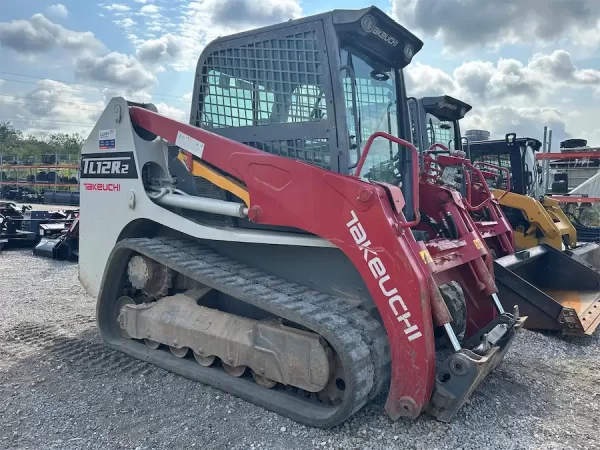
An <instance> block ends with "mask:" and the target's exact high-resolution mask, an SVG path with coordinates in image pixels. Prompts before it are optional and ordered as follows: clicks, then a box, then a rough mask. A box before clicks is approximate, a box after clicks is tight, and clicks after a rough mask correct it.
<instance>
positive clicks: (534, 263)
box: [494, 244, 600, 335]
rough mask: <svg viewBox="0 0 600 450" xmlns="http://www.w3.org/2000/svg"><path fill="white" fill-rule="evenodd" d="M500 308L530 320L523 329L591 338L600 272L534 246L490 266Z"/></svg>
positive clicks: (599, 302) (598, 314) (599, 306)
mask: <svg viewBox="0 0 600 450" xmlns="http://www.w3.org/2000/svg"><path fill="white" fill-rule="evenodd" d="M494 273H495V276H496V284H497V286H498V289H499V297H500V301H501V302H502V305H503V306H504V308H505V309H507V310H512V308H513V307H514V305H517V306H518V307H519V312H520V313H521V314H522V315H524V316H529V318H528V319H527V322H526V324H525V327H526V328H530V329H541V330H559V331H562V332H563V333H564V334H574V335H590V334H592V333H593V332H594V330H595V329H596V328H597V327H598V326H599V325H600V272H599V271H597V270H595V269H594V268H593V267H591V266H590V265H588V264H583V263H581V262H579V261H577V260H576V259H575V258H572V257H570V256H569V255H567V254H565V253H563V252H561V251H559V250H556V249H555V248H553V247H551V246H550V245H547V244H544V245H538V246H536V247H532V248H530V249H527V250H523V251H520V252H517V253H515V254H514V255H508V256H504V257H502V258H499V259H497V260H496V261H494Z"/></svg>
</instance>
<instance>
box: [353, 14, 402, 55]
mask: <svg viewBox="0 0 600 450" xmlns="http://www.w3.org/2000/svg"><path fill="white" fill-rule="evenodd" d="M360 25H361V27H362V29H363V30H364V31H365V32H366V33H372V34H374V35H375V36H377V37H378V38H379V39H381V40H383V41H385V42H387V43H388V44H390V45H391V46H392V47H397V46H398V43H399V41H398V39H396V38H395V37H393V36H390V35H389V34H387V33H386V32H385V31H383V30H382V29H381V28H379V27H378V26H377V23H376V22H375V18H374V17H373V16H371V15H370V14H367V15H366V16H364V17H363V18H362V20H361V22H360Z"/></svg>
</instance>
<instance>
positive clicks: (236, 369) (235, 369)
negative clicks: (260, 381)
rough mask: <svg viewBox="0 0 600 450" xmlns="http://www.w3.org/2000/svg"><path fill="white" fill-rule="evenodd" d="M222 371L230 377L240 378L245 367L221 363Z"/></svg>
mask: <svg viewBox="0 0 600 450" xmlns="http://www.w3.org/2000/svg"><path fill="white" fill-rule="evenodd" d="M223 369H225V372H227V373H228V374H229V375H231V376H232V377H241V376H242V375H244V372H245V371H246V366H230V365H229V364H225V363H223Z"/></svg>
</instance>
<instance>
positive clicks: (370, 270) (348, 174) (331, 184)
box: [80, 7, 525, 427]
mask: <svg viewBox="0 0 600 450" xmlns="http://www.w3.org/2000/svg"><path fill="white" fill-rule="evenodd" d="M422 45H423V44H422V42H421V41H420V40H419V39H418V38H416V37H415V36H414V35H412V34H411V33H409V32H408V31H407V30H406V29H404V28H403V27H402V26H400V25H398V24H397V23H395V22H394V21H393V20H392V19H390V18H389V17H388V16H386V15H385V14H384V13H383V12H381V11H380V10H379V9H377V8H375V7H371V8H366V9H363V10H355V11H347V10H337V11H333V12H328V13H324V14H320V15H317V16H313V17H308V18H303V19H299V20H294V21H290V22H286V23H283V24H279V25H274V26H270V27H267V28H262V29H258V30H254V31H250V32H246V33H242V34H237V35H234V36H229V37H224V38H219V39H217V40H216V41H214V42H212V43H211V44H209V45H208V46H207V47H206V49H205V50H204V52H203V53H202V55H201V56H200V60H199V62H198V69H197V74H196V80H195V85H194V95H193V104H192V111H191V125H188V124H183V123H180V122H177V121H174V120H171V119H169V118H166V117H164V116H161V115H160V114H158V113H157V111H156V108H155V107H154V106H153V105H141V104H135V103H129V102H127V101H125V100H124V99H122V98H114V99H112V100H111V102H110V103H109V105H108V106H107V108H106V110H105V111H104V113H103V114H102V116H101V117H100V119H99V121H98V123H97V125H96V127H95V128H94V130H93V132H92V134H91V136H90V137H89V139H88V140H87V142H86V143H85V145H84V147H83V151H82V164H81V167H82V169H81V182H82V188H83V189H82V195H81V223H80V227H81V228H80V279H81V282H82V284H83V285H84V286H85V287H86V289H87V290H88V291H89V292H90V293H92V294H93V295H96V296H97V297H98V303H97V321H98V327H99V330H100V333H101V335H102V337H103V339H104V340H105V341H106V343H107V345H109V346H110V347H112V348H114V349H117V350H120V351H122V352H125V353H127V354H129V355H131V356H133V357H135V358H140V359H143V360H145V361H149V362H151V363H153V364H156V365H157V366H160V367H162V368H164V369H167V370H170V371H173V372H175V373H177V374H180V375H183V376H186V377H189V378H191V379H195V380H198V381H200V382H203V383H205V384H208V385H211V386H214V387H216V388H219V389H221V390H223V391H226V392H230V393H232V394H234V395H237V396H239V397H241V398H243V399H245V400H247V401H249V402H252V403H255V404H257V405H260V406H263V407H265V408H268V409H270V410H272V411H275V412H278V413H280V414H282V415H285V416H287V417H290V418H292V419H294V420H296V421H299V422H302V423H305V424H308V425H311V426H318V427H330V426H333V425H336V424H339V423H341V422H342V421H344V420H345V419H347V418H348V417H350V416H351V415H352V414H354V413H355V412H356V411H358V410H359V409H360V408H361V407H362V406H364V405H365V404H366V403H367V402H369V401H370V400H371V399H373V398H374V397H375V396H377V395H378V394H379V393H381V392H384V391H388V397H387V401H386V405H385V410H386V412H387V413H388V415H389V416H390V417H391V418H392V419H394V420H396V419H398V418H401V417H403V418H415V417H417V416H419V415H420V414H421V413H422V412H425V411H427V412H429V413H430V414H432V415H433V416H434V417H436V418H437V419H439V420H442V421H449V420H450V419H451V418H452V417H453V416H454V414H455V413H456V412H457V410H458V409H459V408H460V407H461V406H462V405H463V404H464V402H465V401H466V399H467V398H468V397H469V396H470V395H471V393H472V392H473V391H474V390H475V389H476V388H477V386H478V385H479V384H480V383H481V381H482V380H483V379H484V378H485V377H486V376H487V375H488V373H489V372H490V371H491V370H492V369H494V368H495V367H496V366H497V365H498V364H499V363H500V362H501V360H502V358H503V357H504V355H505V353H506V351H507V349H508V347H509V345H510V343H511V342H512V340H513V338H514V337H515V333H516V331H517V330H518V329H519V328H521V327H522V325H523V323H524V321H525V317H519V313H518V309H517V308H511V309H510V312H505V311H504V309H503V308H502V305H501V304H500V302H499V301H498V297H497V295H496V293H497V288H496V286H495V284H494V277H493V267H492V260H491V257H490V253H489V251H488V249H487V247H486V246H485V244H484V243H483V240H482V237H481V235H480V234H479V233H478V232H477V229H476V228H475V226H474V225H473V223H472V221H471V219H470V217H469V215H468V212H467V211H466V210H464V208H463V205H462V202H461V198H460V195H458V193H456V192H455V191H452V190H450V189H448V188H446V187H444V186H435V187H434V188H435V191H434V189H433V188H432V189H431V190H430V192H429V193H428V195H430V196H431V195H434V196H436V198H437V199H436V200H435V201H431V199H427V202H425V203H424V200H425V199H424V197H423V196H421V195H420V190H419V185H418V157H417V153H416V149H415V148H414V146H412V145H411V144H410V143H408V142H407V141H406V139H408V138H409V131H408V130H409V123H408V111H407V107H406V94H405V86H404V78H403V74H402V69H403V68H404V67H405V66H406V65H407V64H409V62H410V61H411V59H412V57H413V55H414V54H415V53H416V52H417V51H418V50H420V49H421V47H422ZM366 173H369V179H368V180H367V179H365V174H366ZM361 174H362V178H361V177H360V175H361ZM423 208H425V209H426V210H427V211H428V214H429V215H432V216H436V217H440V218H448V217H450V216H451V217H452V223H453V225H454V226H455V227H456V231H457V234H456V236H455V237H454V238H446V237H434V236H428V233H426V232H425V231H424V230H423V229H422V227H421V226H422V224H421V223H420V214H419V210H420V209H423ZM440 220H441V219H440Z"/></svg>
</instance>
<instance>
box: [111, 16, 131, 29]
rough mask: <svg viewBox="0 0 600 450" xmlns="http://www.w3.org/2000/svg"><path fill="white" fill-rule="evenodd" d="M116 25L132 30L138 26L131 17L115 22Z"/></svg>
mask: <svg viewBox="0 0 600 450" xmlns="http://www.w3.org/2000/svg"><path fill="white" fill-rule="evenodd" d="M114 23H115V24H116V25H118V26H120V27H122V28H131V27H132V26H134V25H135V24H136V23H135V21H134V20H133V19H132V18H131V17H125V18H124V19H121V20H115V21H114Z"/></svg>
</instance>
